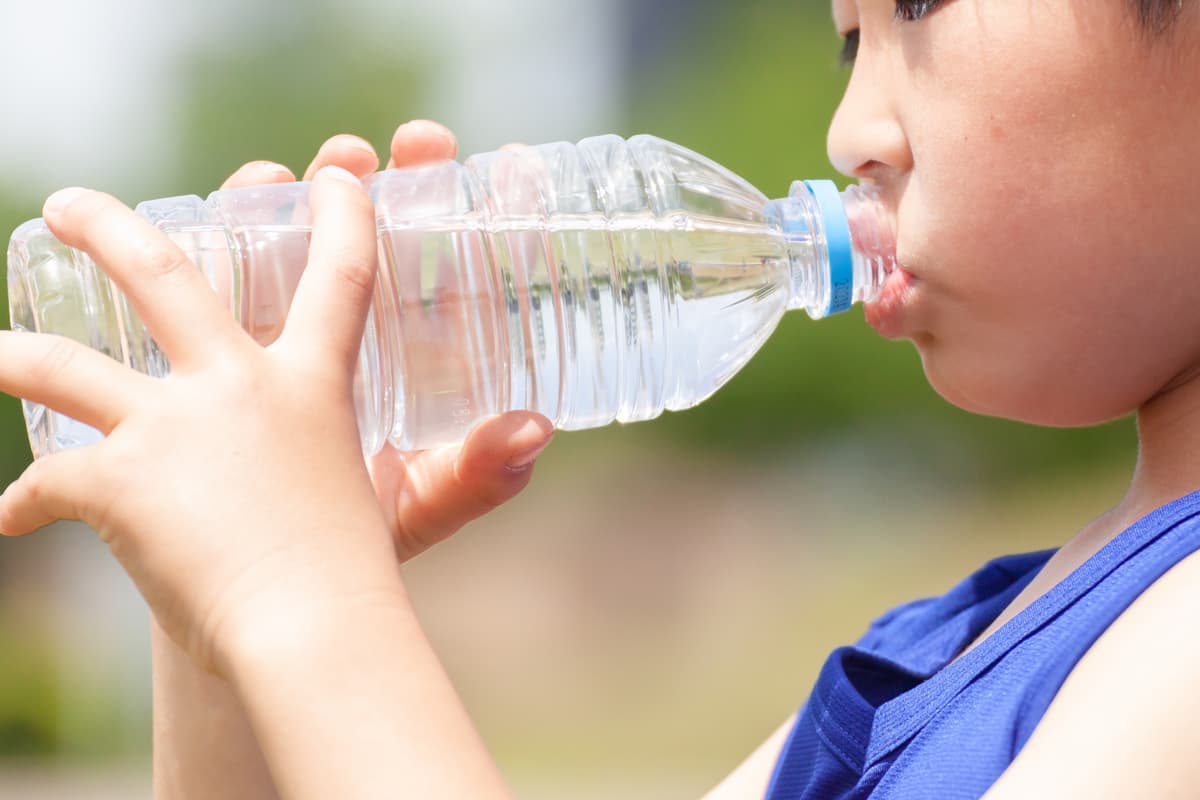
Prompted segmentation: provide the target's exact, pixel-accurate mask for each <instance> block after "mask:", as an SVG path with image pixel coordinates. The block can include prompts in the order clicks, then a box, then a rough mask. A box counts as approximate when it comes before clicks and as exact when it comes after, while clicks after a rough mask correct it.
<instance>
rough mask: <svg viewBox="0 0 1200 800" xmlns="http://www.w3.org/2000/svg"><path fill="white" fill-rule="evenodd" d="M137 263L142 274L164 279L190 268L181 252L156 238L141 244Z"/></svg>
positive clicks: (189, 263) (190, 263)
mask: <svg viewBox="0 0 1200 800" xmlns="http://www.w3.org/2000/svg"><path fill="white" fill-rule="evenodd" d="M137 261H138V263H139V264H140V265H141V269H142V271H143V272H145V273H146V274H147V275H150V276H152V277H155V278H165V277H167V276H169V275H173V274H175V273H176V272H178V271H180V270H182V269H185V268H190V267H191V266H192V262H190V261H188V259H187V256H185V255H184V254H183V251H181V250H180V249H179V248H177V247H175V246H174V245H173V244H171V243H170V242H169V241H165V240H161V239H158V238H154V239H151V240H149V241H146V242H144V243H143V244H142V246H141V247H140V248H139V252H138V259H137Z"/></svg>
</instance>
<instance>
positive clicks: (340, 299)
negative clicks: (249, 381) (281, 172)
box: [281, 167, 378, 372]
mask: <svg viewBox="0 0 1200 800" xmlns="http://www.w3.org/2000/svg"><path fill="white" fill-rule="evenodd" d="M309 198H310V203H311V206H312V218H313V224H312V243H311V244H310V245H309V248H308V265H307V266H306V267H305V269H304V274H303V275H302V276H301V278H300V285H299V286H298V287H297V288H296V296H295V297H294V298H293V300H292V307H291V309H290V310H289V311H288V317H287V321H286V322H285V323H284V328H283V334H282V336H281V338H282V339H284V340H285V341H286V342H287V343H288V346H295V347H299V348H301V349H302V350H305V351H307V352H308V353H318V352H323V353H332V354H333V356H334V358H335V359H336V363H338V364H340V365H342V366H344V367H346V368H348V369H349V370H350V371H351V372H352V371H353V370H354V366H355V362H356V360H357V358H358V350H359V345H360V343H361V340H362V335H363V326H364V323H365V322H366V318H367V310H368V308H369V307H370V305H371V293H372V291H373V290H374V287H375V269H376V260H377V259H376V255H377V249H378V245H377V242H376V234H375V209H374V207H373V206H372V205H371V199H370V198H369V197H368V196H367V193H366V191H365V190H364V189H363V187H362V184H361V183H360V182H359V180H358V178H356V177H355V176H354V175H351V174H350V173H349V172H346V170H344V169H342V168H341V167H325V168H324V169H322V170H321V171H320V172H318V173H317V174H316V177H315V178H314V180H313V185H312V190H311V193H310V195H309Z"/></svg>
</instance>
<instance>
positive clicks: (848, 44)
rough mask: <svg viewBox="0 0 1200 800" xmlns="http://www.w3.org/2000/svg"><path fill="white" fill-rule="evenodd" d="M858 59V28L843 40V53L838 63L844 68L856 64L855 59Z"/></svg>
mask: <svg viewBox="0 0 1200 800" xmlns="http://www.w3.org/2000/svg"><path fill="white" fill-rule="evenodd" d="M857 57H858V28H855V29H854V30H852V31H850V32H849V33H847V34H846V38H845V39H843V40H842V52H841V54H840V55H839V56H838V63H840V64H841V65H842V66H843V67H849V66H851V65H853V64H854V59H855V58H857Z"/></svg>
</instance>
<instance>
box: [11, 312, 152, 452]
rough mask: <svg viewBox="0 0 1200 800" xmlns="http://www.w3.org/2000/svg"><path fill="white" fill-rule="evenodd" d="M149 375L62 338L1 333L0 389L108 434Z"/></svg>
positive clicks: (47, 335) (130, 405)
mask: <svg viewBox="0 0 1200 800" xmlns="http://www.w3.org/2000/svg"><path fill="white" fill-rule="evenodd" d="M151 381H152V379H151V378H148V377H146V376H145V375H141V374H138V373H136V372H134V371H132V370H130V369H128V368H126V367H125V366H124V365H123V364H121V363H119V362H117V361H114V360H113V359H111V358H109V357H108V356H106V355H104V354H103V353H101V352H99V351H97V350H92V349H91V348H89V347H85V346H84V345H82V344H80V343H79V342H76V341H72V340H71V339H68V338H66V337H65V336H51V335H49V334H40V333H25V332H23V331H0V391H3V392H5V393H6V394H11V395H14V396H16V397H23V398H24V399H26V400H29V401H31V402H34V403H40V404H41V405H44V406H48V407H49V408H52V409H54V410H55V411H58V412H60V413H63V414H66V415H67V416H68V417H72V418H73V419H77V420H79V421H80V422H82V423H84V424H86V425H91V426H92V427H93V428H97V429H99V430H100V432H101V433H104V434H108V433H109V432H110V431H112V429H113V428H115V427H116V426H117V423H119V422H120V421H121V420H122V419H124V418H125V417H126V416H127V415H128V413H129V411H130V409H132V407H133V405H134V403H135V402H136V400H137V397H138V395H139V394H140V393H142V392H144V391H147V390H148V389H149V388H150V385H149V384H150V382H151Z"/></svg>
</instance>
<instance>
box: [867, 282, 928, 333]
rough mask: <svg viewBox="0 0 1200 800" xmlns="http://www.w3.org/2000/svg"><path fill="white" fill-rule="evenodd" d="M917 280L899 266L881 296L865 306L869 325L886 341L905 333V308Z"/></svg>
mask: <svg viewBox="0 0 1200 800" xmlns="http://www.w3.org/2000/svg"><path fill="white" fill-rule="evenodd" d="M915 283H916V278H914V277H913V275H912V273H911V272H909V271H908V270H906V269H904V268H902V267H900V266H897V267H896V268H895V269H894V270H892V272H891V274H889V275H888V276H887V280H886V281H885V282H884V284H883V288H882V289H881V290H880V292H879V295H878V296H877V297H876V298H875V299H874V300H872V301H870V302H869V303H866V304H864V306H863V311H864V313H865V315H866V318H867V324H868V325H870V326H871V327H872V328H874V329H875V331H876V332H877V333H878V334H879V335H880V336H883V337H884V338H885V339H898V338H900V337H901V336H902V335H903V333H904V327H903V326H904V306H905V304H906V303H907V302H908V299H909V297H910V296H911V295H912V292H913V286H914V284H915Z"/></svg>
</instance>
